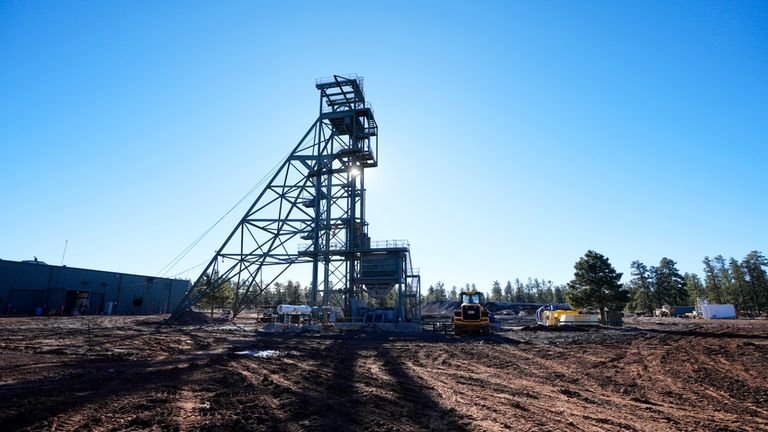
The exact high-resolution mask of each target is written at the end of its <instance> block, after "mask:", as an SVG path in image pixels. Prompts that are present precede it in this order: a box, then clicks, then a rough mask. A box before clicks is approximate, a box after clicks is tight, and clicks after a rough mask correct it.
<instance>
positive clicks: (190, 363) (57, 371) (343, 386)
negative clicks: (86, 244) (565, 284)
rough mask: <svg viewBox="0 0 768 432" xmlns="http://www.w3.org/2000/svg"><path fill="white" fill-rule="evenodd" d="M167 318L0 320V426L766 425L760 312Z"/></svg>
mask: <svg viewBox="0 0 768 432" xmlns="http://www.w3.org/2000/svg"><path fill="white" fill-rule="evenodd" d="M160 320H161V317H71V318H3V319H0V430H2V431H11V430H51V431H74V430H77V431H81V430H98V431H126V430H169V431H172V430H173V431H175V430H216V431H220V430H265V431H303V430H308V431H309V430H334V431H336V430H338V431H342V430H370V431H411V430H448V431H463V430H467V431H502V430H504V431H506V430H510V431H516V430H552V431H555V430H576V431H579V430H583V431H605V430H617V431H664V430H691V431H693V430H696V431H701V430H707V431H710V430H711V431H730V430H744V431H747V430H749V431H754V430H768V321H759V320H754V321H737V320H734V321H719V322H715V321H691V320H687V321H686V320H681V319H663V320H652V319H647V320H645V319H637V320H631V321H629V322H627V323H626V326H625V327H624V328H621V329H607V328H600V329H592V330H580V331H576V330H573V331H536V330H535V329H529V328H525V329H522V330H521V329H519V327H514V328H515V329H511V328H507V329H506V330H504V331H500V332H497V333H496V334H494V335H491V336H490V337H484V338H479V337H476V338H457V337H454V336H446V335H442V334H439V333H431V332H425V333H411V334H396V333H385V332H376V331H369V332H365V333H347V334H338V333H335V334H285V333H267V332H261V331H257V330H256V328H257V327H258V326H257V325H255V324H254V323H253V322H249V321H248V320H247V319H243V320H239V321H238V322H237V325H233V324H222V325H207V326H183V327H179V326H177V327H163V328H157V324H159V323H160V322H161V321H160ZM243 352H247V353H245V354H243ZM238 353H240V354H238Z"/></svg>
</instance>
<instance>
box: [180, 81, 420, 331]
mask: <svg viewBox="0 0 768 432" xmlns="http://www.w3.org/2000/svg"><path fill="white" fill-rule="evenodd" d="M315 87H316V88H317V89H318V90H319V91H320V113H319V116H318V118H317V119H316V120H315V122H314V123H313V124H312V126H311V127H310V128H309V130H307V132H306V133H305V134H304V136H303V137H302V139H301V140H300V141H299V143H298V144H297V145H296V147H295V148H294V149H293V151H292V152H291V154H290V155H289V156H288V157H287V158H286V160H285V161H284V162H283V163H282V165H281V166H280V168H279V169H278V170H277V172H276V173H275V174H274V175H273V176H272V178H271V179H270V181H269V183H268V184H267V185H266V187H265V188H264V189H263V190H262V191H261V193H260V194H259V195H258V197H257V198H256V200H255V201H254V202H253V204H251V206H250V207H249V208H248V210H247V211H246V213H245V215H244V216H243V217H242V219H241V220H240V222H239V223H238V224H237V226H236V227H235V228H234V229H233V230H232V232H231V233H230V235H229V236H228V237H227V239H226V240H225V241H224V243H223V244H222V246H221V247H220V248H219V249H218V251H217V252H216V254H215V255H214V256H213V258H212V259H211V261H210V262H209V263H208V265H207V266H206V267H205V269H204V270H203V271H202V273H201V274H200V276H199V277H198V278H197V280H196V282H195V284H194V285H193V288H191V289H190V290H189V291H188V292H187V294H186V296H185V298H184V299H183V300H182V302H181V303H180V304H179V306H178V307H177V309H176V310H175V311H174V313H173V314H172V315H171V318H170V319H171V320H173V319H175V318H177V317H178V316H179V315H180V314H181V313H182V312H183V311H184V310H186V309H188V308H190V307H191V306H192V305H194V304H196V303H197V302H199V301H200V300H201V299H202V298H203V297H204V296H206V295H207V294H208V293H210V292H212V291H216V290H219V289H221V288H222V287H223V286H224V284H226V283H229V284H230V285H231V286H232V288H233V290H234V301H233V314H234V315H235V316H236V315H237V314H239V313H240V312H241V311H242V310H243V309H244V308H245V307H246V306H247V305H248V303H249V301H250V300H251V299H252V298H253V297H254V296H256V295H258V294H260V293H261V292H263V290H264V289H266V288H267V287H269V286H270V285H272V284H273V283H274V282H276V281H277V280H278V279H279V278H280V277H281V276H282V275H283V274H284V273H285V272H286V270H288V268H289V267H290V266H292V265H295V264H301V263H306V264H307V265H310V264H311V267H312V270H311V271H312V283H311V300H310V302H311V304H312V306H340V307H343V309H344V313H345V316H346V317H351V316H352V315H353V309H354V304H353V303H354V299H358V298H360V297H361V296H362V295H363V294H366V295H367V296H369V297H381V296H382V295H387V294H389V293H390V291H391V289H393V288H394V287H395V286H396V287H397V296H396V298H397V307H396V311H397V312H396V316H397V321H406V320H408V321H410V320H415V319H416V318H417V317H418V300H419V281H420V278H419V276H418V275H417V274H415V273H416V272H414V270H413V269H412V266H411V260H410V252H409V246H408V243H407V242H404V241H390V242H374V243H373V244H372V243H371V241H370V238H369V237H368V223H367V222H366V219H365V200H366V194H365V169H366V168H373V167H376V166H377V165H378V126H377V124H376V120H375V118H374V115H373V110H372V109H371V106H370V104H369V103H367V102H366V100H365V94H364V92H363V80H362V78H359V77H357V76H347V77H342V76H338V75H337V76H334V77H333V78H329V79H320V80H317V81H316V83H315ZM395 267H397V268H395Z"/></svg>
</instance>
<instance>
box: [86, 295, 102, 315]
mask: <svg viewBox="0 0 768 432" xmlns="http://www.w3.org/2000/svg"><path fill="white" fill-rule="evenodd" d="M102 312H104V293H91V298H90V300H88V315H98V314H100V313H102Z"/></svg>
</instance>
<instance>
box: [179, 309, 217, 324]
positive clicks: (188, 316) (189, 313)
mask: <svg viewBox="0 0 768 432" xmlns="http://www.w3.org/2000/svg"><path fill="white" fill-rule="evenodd" d="M211 322H212V320H211V317H210V316H208V314H205V313H203V312H197V311H193V310H191V309H188V310H185V311H184V312H182V313H181V316H180V317H179V318H178V319H177V320H176V321H175V323H176V324H181V325H205V324H210V323H211Z"/></svg>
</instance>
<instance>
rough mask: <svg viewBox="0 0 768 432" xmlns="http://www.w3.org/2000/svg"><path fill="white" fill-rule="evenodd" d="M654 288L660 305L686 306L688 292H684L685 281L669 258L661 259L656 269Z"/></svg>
mask: <svg viewBox="0 0 768 432" xmlns="http://www.w3.org/2000/svg"><path fill="white" fill-rule="evenodd" d="M655 273H656V280H655V283H654V285H655V287H656V290H657V291H658V294H657V298H659V299H660V300H661V302H662V304H669V305H686V304H688V292H687V291H686V290H685V279H684V278H683V275H681V274H680V272H679V271H678V270H677V263H676V262H674V261H672V260H671V259H669V258H666V257H664V258H662V259H661V261H659V266H658V267H657V268H656V271H655Z"/></svg>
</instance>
